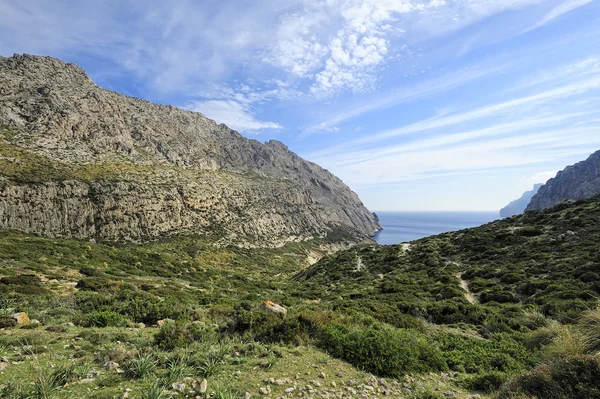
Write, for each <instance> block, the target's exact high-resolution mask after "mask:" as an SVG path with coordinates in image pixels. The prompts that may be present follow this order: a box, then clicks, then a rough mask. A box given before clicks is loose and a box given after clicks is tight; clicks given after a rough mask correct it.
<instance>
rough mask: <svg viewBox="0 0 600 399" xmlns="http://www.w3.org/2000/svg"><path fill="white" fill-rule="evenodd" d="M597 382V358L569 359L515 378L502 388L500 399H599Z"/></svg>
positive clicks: (599, 365) (599, 374)
mask: <svg viewBox="0 0 600 399" xmlns="http://www.w3.org/2000/svg"><path fill="white" fill-rule="evenodd" d="M598 381H600V358H598V356H589V355H580V356H573V357H566V358H562V359H559V360H556V361H553V362H550V363H545V364H542V365H540V366H538V367H537V368H536V369H535V370H533V371H531V372H527V373H524V374H521V375H519V376H516V377H514V378H512V379H511V380H510V381H509V382H508V383H507V384H506V385H505V386H503V387H502V389H501V390H500V392H499V394H498V396H497V399H510V398H514V397H516V396H517V395H527V396H529V397H533V398H539V399H542V398H543V399H598V398H600V384H598Z"/></svg>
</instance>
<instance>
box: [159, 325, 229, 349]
mask: <svg viewBox="0 0 600 399" xmlns="http://www.w3.org/2000/svg"><path fill="white" fill-rule="evenodd" d="M198 341H202V342H216V341H217V333H216V331H215V330H214V328H212V327H211V326H208V325H206V324H204V323H198V322H196V323H186V322H182V321H179V320H178V321H167V322H165V324H164V325H163V326H162V327H161V328H160V330H159V331H158V333H156V335H155V336H154V344H155V345H157V346H158V347H159V348H161V349H164V350H169V351H170V350H173V349H176V348H182V347H186V346H188V345H190V344H191V343H193V342H198Z"/></svg>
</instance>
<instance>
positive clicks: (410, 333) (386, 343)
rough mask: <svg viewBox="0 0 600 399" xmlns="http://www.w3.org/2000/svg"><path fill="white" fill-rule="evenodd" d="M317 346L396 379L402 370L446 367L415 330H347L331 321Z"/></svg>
mask: <svg viewBox="0 0 600 399" xmlns="http://www.w3.org/2000/svg"><path fill="white" fill-rule="evenodd" d="M319 346H320V347H321V348H323V349H325V350H327V352H328V353H330V354H331V355H332V356H335V357H337V358H340V359H344V360H346V361H348V362H349V363H351V364H352V365H354V366H356V367H358V368H362V369H365V370H368V371H370V372H372V373H375V374H378V375H381V376H387V377H393V378H398V377H401V376H403V375H405V374H406V373H418V372H426V371H442V370H446V369H447V368H448V366H447V365H446V362H445V361H444V359H443V356H442V353H441V352H440V350H439V348H437V347H436V346H434V345H432V344H431V343H429V341H428V340H427V338H426V337H425V335H424V334H422V333H420V332H418V331H416V330H398V329H393V328H389V327H382V328H381V329H374V328H355V329H349V328H347V327H345V326H343V325H340V324H332V325H330V326H327V327H325V328H324V329H323V331H322V334H321V337H320V340H319Z"/></svg>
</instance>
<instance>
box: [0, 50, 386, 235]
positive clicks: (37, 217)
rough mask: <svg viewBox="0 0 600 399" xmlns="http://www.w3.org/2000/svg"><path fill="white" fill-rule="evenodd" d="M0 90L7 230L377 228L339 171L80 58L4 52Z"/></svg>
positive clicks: (321, 231)
mask: <svg viewBox="0 0 600 399" xmlns="http://www.w3.org/2000/svg"><path fill="white" fill-rule="evenodd" d="M0 94H1V96H0V127H2V126H3V127H4V129H3V130H4V131H6V132H8V133H7V134H5V138H8V137H9V138H10V140H6V141H5V142H4V144H3V145H2V147H1V149H2V151H3V152H6V154H0V155H5V156H4V157H3V158H0V162H3V163H6V167H5V168H2V167H0V179H2V184H1V185H0V197H2V198H6V201H7V202H6V203H7V206H8V208H7V212H5V213H4V214H0V228H9V229H15V230H20V231H24V232H33V233H38V234H43V235H52V236H68V237H71V236H74V237H79V238H101V239H121V238H131V239H138V238H144V237H147V236H157V235H164V234H167V235H169V234H180V233H205V234H209V233H210V234H214V232H215V231H218V232H219V233H218V235H219V237H221V238H222V237H225V236H226V237H227V240H228V242H236V241H237V242H238V243H241V244H243V243H247V242H252V243H253V245H262V244H264V245H280V244H281V243H284V242H286V241H298V240H306V239H310V238H313V237H325V236H327V235H328V234H329V233H330V232H334V231H338V230H339V229H341V230H344V231H347V232H348V235H347V236H349V237H352V239H353V240H358V241H359V240H362V239H364V238H366V237H368V236H369V235H371V234H373V233H374V232H375V231H377V230H378V229H379V228H380V226H379V224H378V223H377V221H376V220H375V219H374V217H373V216H372V214H371V213H370V212H369V211H368V210H367V209H366V208H365V207H364V205H363V204H362V202H361V201H360V199H359V198H358V196H357V195H356V194H355V193H354V192H352V191H351V190H350V189H349V188H348V187H347V186H346V185H345V184H344V183H343V182H342V181H341V180H340V179H338V178H337V177H336V176H334V175H332V174H331V173H329V172H328V171H326V170H324V169H323V168H321V167H319V166H318V165H315V164H313V163H311V162H308V161H305V160H304V159H302V158H301V157H299V156H298V155H296V154H294V153H293V152H291V151H289V149H288V148H287V146H285V145H284V144H282V143H280V142H278V141H275V140H271V141H269V142H268V143H266V144H262V143H260V142H258V141H257V140H250V139H247V138H245V137H243V136H242V135H240V134H239V133H237V132H235V131H234V130H232V129H230V128H229V127H227V126H226V125H223V124H221V125H218V124H217V123H215V122H214V121H213V120H210V119H208V118H206V117H205V116H204V115H202V114H200V113H197V112H191V111H186V110H182V109H179V108H177V107H173V106H165V105H157V104H153V103H151V102H148V101H143V100H140V99H137V98H133V97H128V96H125V95H123V94H120V93H115V92H112V91H109V90H105V89H102V88H101V87H99V86H97V85H95V84H94V83H93V82H92V81H91V80H90V79H89V77H88V76H87V74H86V73H85V71H84V70H83V69H81V68H80V67H78V66H76V65H74V64H69V63H65V62H63V61H60V60H57V59H55V58H51V57H39V56H31V55H27V54H24V55H15V56H13V57H10V58H1V59H0ZM8 159H15V161H14V162H12V163H10V164H9V163H8V161H7V160H8ZM15 162H16V163H15ZM39 165H45V166H44V168H43V170H39V169H38V166H39ZM0 166H4V165H0ZM40 183H43V185H40ZM46 190H51V192H46ZM42 191H43V192H42ZM30 197H39V198H40V201H41V203H40V204H39V206H38V205H36V204H35V203H31V202H30V201H28V198H30ZM336 235H337V236H339V234H337V233H336Z"/></svg>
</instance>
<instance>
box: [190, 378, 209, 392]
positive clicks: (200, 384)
mask: <svg viewBox="0 0 600 399" xmlns="http://www.w3.org/2000/svg"><path fill="white" fill-rule="evenodd" d="M192 389H193V390H194V391H196V392H197V393H201V394H203V393H205V392H206V390H207V389H208V381H207V380H206V379H203V380H202V381H200V380H194V382H192Z"/></svg>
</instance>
